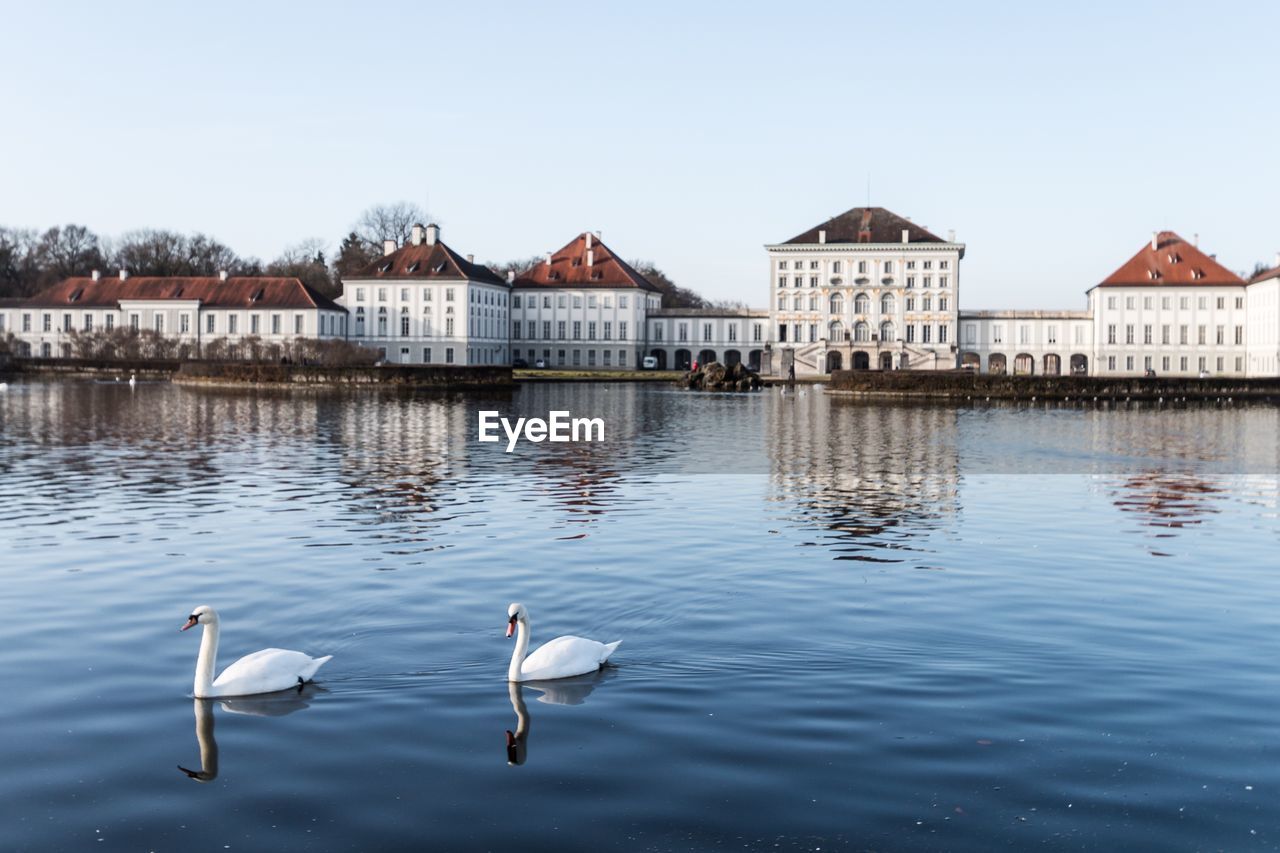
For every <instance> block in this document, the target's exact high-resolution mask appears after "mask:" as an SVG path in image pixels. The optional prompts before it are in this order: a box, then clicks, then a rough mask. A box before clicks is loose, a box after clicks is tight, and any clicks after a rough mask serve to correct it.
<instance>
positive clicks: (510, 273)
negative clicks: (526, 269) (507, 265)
mask: <svg viewBox="0 0 1280 853" xmlns="http://www.w3.org/2000/svg"><path fill="white" fill-rule="evenodd" d="M515 280H516V271H515V270H507V284H515Z"/></svg>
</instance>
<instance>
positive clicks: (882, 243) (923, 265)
mask: <svg viewBox="0 0 1280 853" xmlns="http://www.w3.org/2000/svg"><path fill="white" fill-rule="evenodd" d="M890 234H891V236H890ZM766 248H767V250H768V253H769V281H770V305H769V312H770V315H771V317H772V318H773V329H772V332H773V338H774V346H775V347H776V348H778V350H780V355H781V358H780V364H779V365H778V369H779V370H780V371H781V372H783V373H785V372H787V370H788V366H789V363H790V362H791V361H792V360H794V364H795V371H796V374H797V375H805V374H822V373H829V372H831V371H832V370H838V369H842V368H848V367H852V368H855V369H862V368H877V369H886V370H888V369H892V370H907V369H910V370H945V369H949V368H952V367H955V366H956V344H955V340H956V331H957V329H956V320H957V315H958V311H959V294H960V260H961V259H962V258H963V257H964V250H965V247H964V244H962V243H956V242H954V240H946V241H944V240H941V239H939V238H937V237H934V236H933V235H932V234H929V232H927V231H925V230H924V229H921V228H919V227H918V226H915V225H913V224H912V223H910V222H909V221H908V220H904V219H902V218H901V217H897V216H895V215H894V214H892V213H889V212H888V211H885V210H883V209H881V208H855V209H854V210H851V211H848V212H846V213H844V214H841V215H840V216H838V217H835V218H833V219H832V220H830V221H828V222H827V223H824V225H823V226H819V227H818V228H817V229H814V230H811V231H810V232H807V233H806V234H805V235H801V237H798V238H796V239H794V240H791V241H789V242H787V243H780V244H775V245H770V246H767V247H766Z"/></svg>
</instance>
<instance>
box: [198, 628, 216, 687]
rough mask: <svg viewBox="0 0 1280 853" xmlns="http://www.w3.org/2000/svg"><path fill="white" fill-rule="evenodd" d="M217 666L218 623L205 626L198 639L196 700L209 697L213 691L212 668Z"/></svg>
mask: <svg viewBox="0 0 1280 853" xmlns="http://www.w3.org/2000/svg"><path fill="white" fill-rule="evenodd" d="M217 664H218V623H217V622H214V623H213V624H211V625H205V626H204V628H203V629H202V636H201V637H200V657H198V658H196V685H195V693H196V698H197V699H202V698H204V697H206V696H209V695H210V693H211V692H212V690H213V668H214V667H215V666H217Z"/></svg>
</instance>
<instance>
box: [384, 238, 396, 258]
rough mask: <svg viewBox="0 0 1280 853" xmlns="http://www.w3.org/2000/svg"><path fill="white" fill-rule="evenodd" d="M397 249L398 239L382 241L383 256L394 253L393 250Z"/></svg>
mask: <svg viewBox="0 0 1280 853" xmlns="http://www.w3.org/2000/svg"><path fill="white" fill-rule="evenodd" d="M395 250H396V241H395V240H383V241H382V257H384V258H385V257H386V256H387V255H389V254H391V253H392V252H394V251H395Z"/></svg>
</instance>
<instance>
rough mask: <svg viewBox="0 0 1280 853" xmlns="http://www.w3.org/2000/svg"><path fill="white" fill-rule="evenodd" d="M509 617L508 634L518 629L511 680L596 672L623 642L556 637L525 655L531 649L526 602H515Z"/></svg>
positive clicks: (513, 652)
mask: <svg viewBox="0 0 1280 853" xmlns="http://www.w3.org/2000/svg"><path fill="white" fill-rule="evenodd" d="M507 616H508V623H507V624H508V626H509V627H508V631H507V636H511V630H510V626H512V625H514V626H515V628H516V647H515V649H513V650H512V652H511V666H510V667H508V669H507V680H508V681H549V680H551V679H554V678H569V677H570V676H574V675H583V674H584V673H588V672H595V671H596V670H597V669H599V668H600V667H602V666H604V662H605V661H607V660H608V659H609V655H611V654H613V653H614V650H616V649H617V648H618V646H620V645H622V641H621V640H615V641H614V642H612V643H601V642H597V641H596V640H588V639H585V638H583V637H556V638H555V639H554V640H551V641H550V642H548V643H545V644H543V645H542V646H539V647H538V649H537V651H535V652H534V653H533V654H531V655H527V656H526V653H527V652H528V651H529V612H528V610H526V609H525V606H524V605H523V604H512V605H511V607H509V608H508V609H507Z"/></svg>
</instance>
